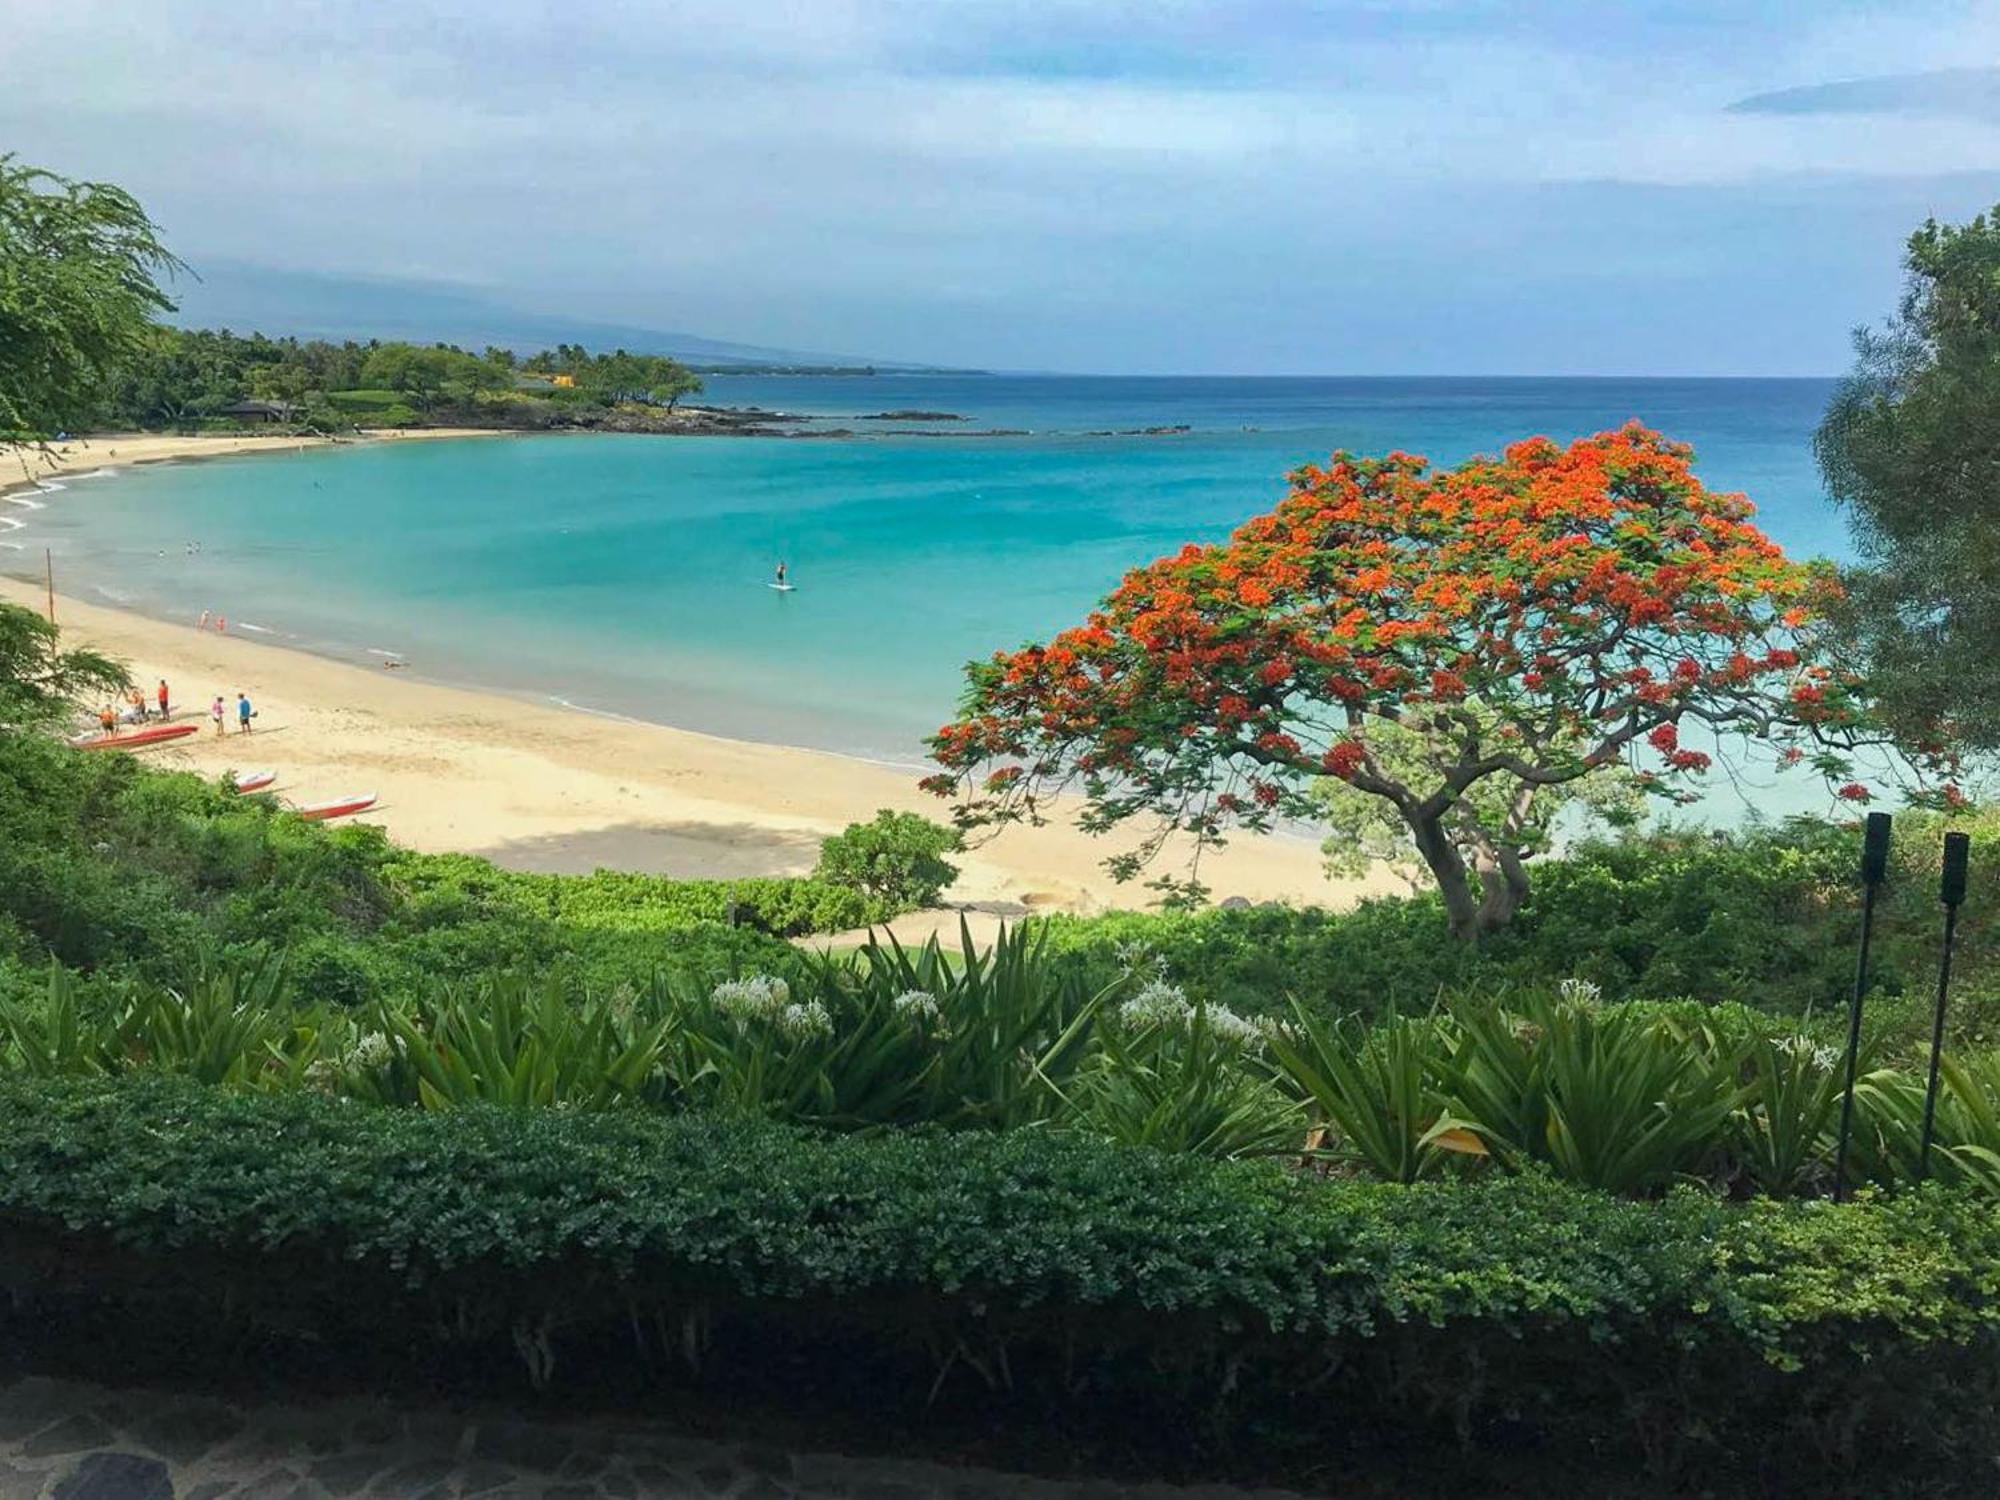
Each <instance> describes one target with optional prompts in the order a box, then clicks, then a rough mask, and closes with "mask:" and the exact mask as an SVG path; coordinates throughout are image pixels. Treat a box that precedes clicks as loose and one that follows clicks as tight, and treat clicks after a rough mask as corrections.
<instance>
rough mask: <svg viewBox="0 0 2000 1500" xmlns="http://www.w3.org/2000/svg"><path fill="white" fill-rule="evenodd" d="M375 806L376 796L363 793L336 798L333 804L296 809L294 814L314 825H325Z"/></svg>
mask: <svg viewBox="0 0 2000 1500" xmlns="http://www.w3.org/2000/svg"><path fill="white" fill-rule="evenodd" d="M374 805H375V794H374V793H373V792H363V793H361V794H359V795H357V796H353V797H336V798H335V799H334V800H333V801H331V802H315V803H313V804H311V805H310V806H308V807H295V808H293V809H292V811H293V812H295V813H297V814H298V815H299V816H300V817H302V818H304V819H306V820H307V821H309V822H313V823H324V822H325V821H326V820H327V819H328V818H345V817H348V816H350V815H351V814H353V813H358V812H367V811H368V809H369V808H371V807H373V806H374Z"/></svg>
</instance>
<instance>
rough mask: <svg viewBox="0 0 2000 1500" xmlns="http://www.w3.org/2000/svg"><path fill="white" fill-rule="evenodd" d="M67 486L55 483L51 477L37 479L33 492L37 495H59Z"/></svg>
mask: <svg viewBox="0 0 2000 1500" xmlns="http://www.w3.org/2000/svg"><path fill="white" fill-rule="evenodd" d="M68 488H69V486H68V485H66V484H57V483H56V482H55V481H54V480H53V479H37V480H36V481H35V493H36V494H38V495H60V494H61V493H62V492H63V491H64V490H66V489H68Z"/></svg>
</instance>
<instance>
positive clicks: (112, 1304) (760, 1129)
mask: <svg viewBox="0 0 2000 1500" xmlns="http://www.w3.org/2000/svg"><path fill="white" fill-rule="evenodd" d="M0 1286H4V1288H5V1290H6V1291H7V1292H8V1293H9V1294H10V1300H9V1301H8V1302H7V1303H6V1304H4V1306H0V1352H4V1354H5V1355H6V1357H7V1358H8V1359H9V1360H11V1361H12V1362H15V1363H34V1362H36V1361H37V1360H46V1359H49V1358H52V1357H57V1356H58V1355H59V1357H60V1359H61V1361H62V1362H64V1363H65V1364H66V1365H67V1366H69V1367H72V1368H73V1367H74V1366H75V1365H76V1363H77V1362H78V1361H79V1360H83V1361H86V1362H87V1361H88V1360H90V1359H92V1358H97V1359H100V1360H101V1361H103V1362H104V1363H105V1365H106V1366H107V1373H113V1374H131V1373H134V1372H147V1373H152V1374H156V1375H157V1374H161V1373H165V1374H169V1375H171V1374H173V1373H174V1372H175V1371H176V1370H177V1369H179V1370H181V1371H183V1372H186V1373H190V1374H193V1373H199V1374H201V1375H203V1376H204V1377H213V1376H214V1375H215V1374H216V1373H217V1372H218V1371H223V1372H226V1371H228V1370H231V1369H236V1370H239V1371H242V1372H245V1373H254V1374H255V1375H256V1377H257V1378H259V1379H270V1378H281V1377H282V1375H283V1372H287V1371H290V1372H293V1373H294V1374H297V1373H300V1372H310V1373H311V1374H312V1375H313V1376H314V1377H315V1378H320V1377H326V1376H328V1375H329V1374H330V1373H337V1374H339V1375H341V1376H343V1377H345V1378H348V1379H351V1380H382V1381H393V1380H400V1379H404V1378H411V1377H414V1378H418V1379H421V1380H423V1381H425V1382H427V1383H429V1384H430V1385H432V1386H433V1387H435V1386H436V1385H438V1384H440V1383H442V1384H444V1385H446V1386H448V1387H459V1386H463V1387H478V1388H481V1389H486V1390H490V1389H492V1388H494V1387H496V1386H502V1387H504V1386H507V1385H510V1384H511V1385H513V1386H516V1387H518V1388H522V1389H528V1388H532V1389H534V1390H536V1391H538V1392H542V1393H547V1394H549V1395H552V1396H555V1395H560V1394H561V1393H568V1394H569V1395H570V1396H571V1397H572V1398H574V1397H577V1396H585V1397H602V1396H608V1395H615V1396H616V1397H617V1398H618V1399H621V1400H629V1399H633V1398H638V1399H642V1400H643V1399H645V1398H646V1397H647V1396H648V1394H649V1393H657V1392H659V1391H661V1390H663V1389H685V1388H703V1389H708V1390H712V1391H721V1392H724V1393H728V1392H732V1391H736V1392H750V1391H754V1392H757V1393H758V1394H759V1396H760V1397H761V1398H763V1399H767V1400H778V1401H786V1402H793V1403H798V1402H813V1403H820V1404H822V1405H824V1406H826V1407H827V1408H828V1409H829V1410H852V1411H855V1412H862V1411H865V1412H869V1413H873V1414H875V1415H877V1416H878V1417H882V1416H886V1417H891V1418H894V1419H895V1420H898V1421H906V1422H909V1423H918V1424H922V1423H931V1424H936V1425H938V1426H939V1427H940V1428H948V1427H949V1426H950V1425H951V1424H952V1423H954V1422H963V1421H965V1420H968V1419H969V1418H971V1417H973V1416H976V1417H977V1419H978V1420H980V1421H984V1422H996V1421H1004V1422H1006V1423H1010V1424H1026V1425H1027V1426H1030V1427H1037V1428H1039V1429H1041V1430H1046V1431H1047V1432H1049V1433H1050V1434H1052V1435H1055V1436H1057V1437H1059V1438H1073V1437H1077V1436H1079V1435H1087V1436H1088V1437H1089V1438H1090V1439H1091V1440H1093V1441H1101V1440H1103V1439H1104V1438H1105V1437H1106V1435H1107V1434H1122V1436H1121V1437H1119V1439H1118V1440H1119V1441H1129V1442H1135V1443H1142V1444H1150V1445H1154V1446H1156V1447H1157V1448H1158V1449H1159V1450H1161V1453H1162V1456H1163V1458H1164V1459H1167V1460H1170V1461H1171V1462H1172V1463H1173V1465H1174V1466H1176V1467H1183V1468H1184V1467H1186V1466H1187V1464H1189V1463H1193V1464H1196V1465H1199V1464H1200V1463H1201V1462H1203V1461H1204V1460H1205V1459H1206V1458H1214V1459H1216V1460H1217V1461H1218V1462H1223V1463H1232V1462H1235V1461H1236V1460H1238V1459H1240V1458H1241V1457H1242V1456H1243V1455H1245V1454H1249V1455H1253V1456H1255V1455H1260V1454H1261V1455H1263V1456H1264V1458H1266V1459H1268V1460H1270V1463H1269V1464H1268V1465H1266V1467H1267V1468H1268V1467H1272V1466H1275V1468H1276V1469H1278V1470H1283V1471H1291V1472H1310V1471H1321V1470H1323V1469H1324V1467H1325V1466H1327V1465H1329V1464H1338V1463H1340V1462H1341V1461H1343V1459H1344V1458H1347V1457H1351V1456H1352V1455H1354V1454H1356V1453H1359V1452H1363V1451H1366V1452H1369V1453H1374V1454H1377V1455H1379V1454H1381V1453H1384V1452H1390V1453H1393V1452H1395V1451H1398V1450H1406V1451H1416V1450H1417V1449H1418V1448H1426V1449H1428V1448H1434V1447H1435V1446H1436V1445H1437V1444H1439V1443H1440V1442H1443V1443H1447V1444H1459V1445H1469V1446H1470V1447H1471V1448H1473V1449H1478V1448H1480V1447H1482V1446H1487V1447H1492V1448H1495V1449H1496V1450H1497V1449H1500V1448H1504V1449H1506V1450H1507V1451H1510V1452H1520V1451H1523V1450H1524V1449H1525V1450H1529V1451H1533V1450H1537V1449H1551V1450H1552V1449H1555V1448H1557V1447H1560V1448H1561V1449H1562V1450H1564V1451H1568V1452H1572V1453H1574V1452H1588V1453H1592V1454H1596V1455H1599V1456H1601V1457H1603V1458H1606V1459H1610V1460H1614V1461H1624V1460H1625V1459H1629V1460H1631V1461H1633V1462H1635V1463H1644V1464H1647V1465H1649V1466H1651V1467H1653V1468H1655V1469H1675V1468H1681V1469H1685V1468H1686V1467H1688V1466H1690V1465H1693V1466H1696V1467H1699V1468H1702V1469H1708V1468H1710V1467H1712V1466H1715V1465H1728V1466H1729V1467H1730V1468H1731V1469H1732V1470H1736V1471H1740V1472H1750V1471H1757V1472H1769V1471H1772V1470H1773V1469H1775V1468H1778V1467H1783V1468H1785V1470H1786V1471H1787V1472H1788V1473H1792V1474H1793V1475H1794V1476H1796V1474H1797V1472H1799V1470H1800V1467H1801V1466H1808V1467H1815V1468H1839V1469H1850V1468H1852V1467H1854V1466H1862V1467H1867V1466H1892V1467H1894V1468H1895V1469H1897V1470H1898V1471H1900V1472H1902V1473H1904V1474H1908V1473H1911V1472H1915V1471H1919V1470H1923V1471H1932V1472H1941V1471H1948V1470H1951V1469H1958V1470H1960V1471H1961V1472H1963V1471H1964V1470H1965V1469H1966V1468H1967V1467H1968V1466H1969V1467H1971V1468H1973V1469H1975V1470H1978V1469H1983V1470H1984V1471H1985V1472H1986V1473H1988V1474H1990V1473H1991V1464H1992V1455H1993V1453H1994V1452H1995V1451H1996V1448H2000V1417H1996V1412H2000V1399H1997V1398H1996V1390H1997V1389H2000V1375H1997V1374H1996V1372H2000V1216H1996V1213H1995V1210H1994V1208H1993V1206H1992V1204H1991V1202H1990V1200H1975V1199H1970V1198H1960V1197H1955V1196H1952V1195H1950V1194H1947V1193H1945V1192H1942V1191H1938V1190H1925V1191H1920V1192H1911V1193H1906V1194H1903V1195H1899V1196H1897V1197H1895V1198H1893V1199H1870V1200H1864V1201H1860V1202H1856V1203H1851V1204H1845V1205H1835V1204H1831V1203H1825V1202H1809V1203H1778V1202H1752V1203H1731V1202H1726V1201H1723V1200H1720V1199H1718V1198H1716V1197H1715V1196H1713V1195H1712V1194H1709V1193H1705V1192H1698V1191H1694V1190H1688V1191H1685V1192H1680V1193H1676V1194H1674V1195H1672V1196H1669V1197H1668V1198H1666V1199H1664V1200H1662V1201H1655V1202H1627V1201H1621V1200H1618V1199H1614V1198H1609V1197H1605V1196H1602V1195H1598V1194H1595V1193H1589V1192H1582V1191H1578V1190H1576V1189H1573V1188H1568V1187H1565V1186H1562V1185H1560V1184H1557V1183H1553V1182H1547V1181H1541V1180H1532V1179H1520V1178H1515V1179H1504V1178H1498V1177H1495V1178H1491V1179H1487V1180H1483V1181H1479V1182H1456V1183H1440V1184H1434V1185H1426V1186H1419V1187H1399V1186H1393V1185H1385V1184H1378V1183H1361V1182H1348V1181H1335V1180H1325V1179H1321V1178H1316V1177H1311V1176H1307V1175H1303V1174H1301V1173H1298V1172H1296V1171H1293V1170H1290V1169H1288V1168H1287V1167H1283V1166H1280V1165H1276V1164H1233V1165H1217V1164H1213V1163H1209V1162H1205V1161H1201V1160H1197V1159H1193V1158H1187V1157H1173V1156H1165V1155H1160V1154H1156V1153H1152V1152H1147V1151H1138V1150H1126V1149H1118V1148H1113V1147H1108V1146H1104V1145H1101V1144H1096V1143H1092V1142H1085V1141H1078V1140H1070V1139H1063V1138H1060V1137H1057V1136H1054V1135H1049V1134H1042V1133H1036V1132H1020V1133H1016V1134H1013V1135H1008V1136H968V1135H957V1134H942V1133H939V1134H897V1135H882V1136H872V1137H859V1138H857V1137H841V1138H835V1137H827V1136H821V1135H815V1134H811V1133H808V1132H803V1131H798V1130H792V1129H787V1128H781V1127H777V1126H770V1125H764V1124H759V1123H751V1122H731V1121H721V1120H713V1119H699V1118H672V1117H661V1116H657V1115H648V1114H641V1113H637V1112H633V1113H601V1114H583V1113H572V1112H566V1111H554V1110H516V1111H501V1110H484V1109H480V1110H465V1111H461V1112H453V1113H441V1114H423V1113H417V1112H400V1111H392V1110H384V1109H374V1108H370V1107H366V1106H361V1105H355V1104H343V1103H339V1102H335V1101H331V1100H325V1099H321V1098H318V1097H316V1096H311V1095H258V1094H242V1093H231V1092H225V1091H221V1090H215V1089H207V1088H202V1087H198V1086H194V1085H190V1084H185V1083H180V1082H177V1081H174V1080H171V1079H161V1078H157V1077H154V1078H145V1077H136V1076H135V1077H131V1078H127V1079H124V1080H120V1081H102V1080H84V1081H60V1082H45V1081H26V1080H19V1079H15V1080H6V1081H0ZM92 1351H95V1353H94V1354H93V1353H92Z"/></svg>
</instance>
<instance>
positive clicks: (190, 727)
mask: <svg viewBox="0 0 2000 1500" xmlns="http://www.w3.org/2000/svg"><path fill="white" fill-rule="evenodd" d="M199 728H201V726H200V725H199V724H154V725H152V726H150V727H142V728H134V729H128V730H127V731H126V732H125V733H123V734H93V735H91V736H89V737H88V738H86V739H80V740H71V741H70V744H71V746H72V747H74V748H75V749H78V750H144V749H145V748H147V747H148V746H149V745H164V744H165V743H166V742H167V741H168V740H178V739H184V738H186V737H187V736H188V735H191V734H193V733H194V732H195V731H196V730H197V729H199Z"/></svg>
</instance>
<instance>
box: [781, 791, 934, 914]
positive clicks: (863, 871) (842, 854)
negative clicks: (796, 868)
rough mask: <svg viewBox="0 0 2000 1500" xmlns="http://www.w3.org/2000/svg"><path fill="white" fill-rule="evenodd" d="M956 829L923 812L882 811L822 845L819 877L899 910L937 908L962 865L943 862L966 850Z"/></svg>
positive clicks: (886, 809) (816, 869)
mask: <svg viewBox="0 0 2000 1500" xmlns="http://www.w3.org/2000/svg"><path fill="white" fill-rule="evenodd" d="M962 842H963V839H962V836H961V835H960V833H959V832H958V830H957V829H955V828H948V827H946V826H945V825H944V824H942V823H938V822H935V821H933V820H932V819H930V818H926V817H924V816H922V815H921V814H919V813H912V812H894V811H891V810H890V809H889V808H886V807H885V808H882V809H881V810H880V811H878V812H877V813H876V814H875V816H874V818H873V820H872V821H870V822H867V823H850V824H848V825H847V827H846V828H844V829H842V830H841V831H840V832H839V833H837V834H834V835H833V836H832V837H831V838H827V839H824V840H822V841H821V843H820V846H819V863H818V865H816V866H815V867H814V869H813V874H814V876H815V877H816V878H817V879H820V880H824V881H828V882H831V883H832V884H834V885H839V886H847V887H850V888H852V889H854V890H857V891H860V892H862V893H863V894H865V895H866V896H868V897H869V898H870V899H871V900H873V901H876V902H878V903H880V904H882V905H884V906H886V907H893V908H894V909H896V910H898V911H915V910H918V909H920V908H922V907H926V906H936V905H937V904H938V901H939V899H940V898H941V897H942V896H943V894H944V891H945V888H946V887H947V886H949V885H950V884H951V883H952V881H954V880H956V879H957V878H958V867H957V866H956V865H954V864H952V863H951V862H950V861H949V860H947V859H946V858H945V856H946V855H947V854H954V853H956V852H957V851H958V850H959V848H960V847H961V846H962Z"/></svg>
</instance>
